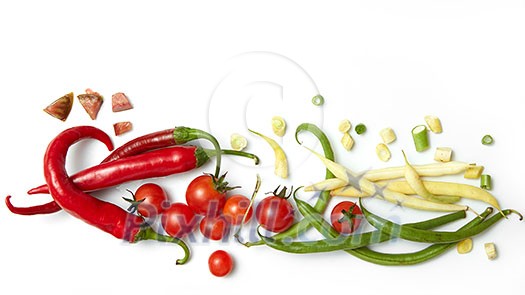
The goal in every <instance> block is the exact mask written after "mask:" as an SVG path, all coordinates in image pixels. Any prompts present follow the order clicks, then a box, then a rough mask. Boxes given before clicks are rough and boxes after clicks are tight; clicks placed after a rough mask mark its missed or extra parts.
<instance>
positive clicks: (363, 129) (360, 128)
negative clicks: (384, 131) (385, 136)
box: [355, 123, 366, 135]
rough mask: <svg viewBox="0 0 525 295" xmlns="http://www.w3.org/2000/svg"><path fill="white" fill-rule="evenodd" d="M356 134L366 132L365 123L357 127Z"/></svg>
mask: <svg viewBox="0 0 525 295" xmlns="http://www.w3.org/2000/svg"><path fill="white" fill-rule="evenodd" d="M355 132H356V133H357V134H359V135H361V134H363V133H365V132H366V126H365V124H363V123H359V124H357V125H356V126H355Z"/></svg>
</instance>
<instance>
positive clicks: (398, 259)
mask: <svg viewBox="0 0 525 295" xmlns="http://www.w3.org/2000/svg"><path fill="white" fill-rule="evenodd" d="M298 208H299V209H300V210H299V211H300V212H301V214H303V215H304V216H310V215H313V216H315V215H314V214H315V213H317V212H316V211H315V210H314V209H313V208H312V206H310V205H309V204H307V203H305V206H303V207H301V206H298ZM492 211H493V209H492V208H491V207H488V208H487V209H486V210H485V212H483V213H482V214H480V215H479V217H476V218H474V219H473V220H472V221H470V222H469V223H468V224H466V225H465V226H463V228H468V227H471V226H475V225H477V224H479V223H480V222H482V221H483V220H484V219H485V218H486V217H487V216H488V215H489V214H490V213H491V212H492ZM317 214H318V213H317ZM316 221H317V222H315V223H312V225H313V226H314V227H315V228H316V229H317V230H318V231H319V232H320V233H322V234H323V235H324V236H325V237H326V238H335V237H337V235H339V233H338V232H337V231H335V229H333V228H332V227H331V226H330V224H329V223H328V222H327V221H325V220H324V219H319V220H316ZM408 225H410V226H412V227H415V228H419V229H431V228H433V227H434V226H438V224H436V223H435V221H432V220H429V221H424V222H418V223H412V224H407V226H408ZM326 228H330V229H331V231H330V230H329V231H327V230H326ZM455 244H456V243H450V245H449V244H437V245H432V246H429V247H427V248H425V249H423V250H420V251H417V252H413V253H400V254H391V253H380V252H376V251H373V250H370V249H369V248H367V247H363V248H358V249H353V250H345V252H346V253H348V254H351V255H353V256H354V257H356V258H359V259H362V260H364V261H367V262H371V263H375V264H379V265H408V264H417V263H422V262H425V261H427V260H429V259H432V258H434V257H436V256H438V255H440V254H442V253H444V252H445V251H446V250H448V249H449V248H450V247H452V246H453V245H455ZM447 245H448V246H447ZM438 246H439V247H438Z"/></svg>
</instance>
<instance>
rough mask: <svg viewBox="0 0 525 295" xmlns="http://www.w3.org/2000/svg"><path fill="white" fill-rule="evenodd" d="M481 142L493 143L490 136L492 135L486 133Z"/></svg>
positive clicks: (485, 143)
mask: <svg viewBox="0 0 525 295" xmlns="http://www.w3.org/2000/svg"><path fill="white" fill-rule="evenodd" d="M481 143H482V144H484V145H489V144H493V143H494V138H492V136H490V135H489V134H487V135H485V136H483V138H482V139H481Z"/></svg>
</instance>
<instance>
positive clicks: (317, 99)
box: [312, 94, 324, 106]
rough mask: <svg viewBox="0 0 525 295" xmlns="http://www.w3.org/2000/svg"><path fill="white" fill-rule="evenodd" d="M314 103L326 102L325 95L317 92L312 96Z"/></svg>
mask: <svg viewBox="0 0 525 295" xmlns="http://www.w3.org/2000/svg"><path fill="white" fill-rule="evenodd" d="M312 103H313V104H314V105H316V106H322V105H323V104H324V97H323V96H322V95H321V94H317V95H316V96H314V97H312Z"/></svg>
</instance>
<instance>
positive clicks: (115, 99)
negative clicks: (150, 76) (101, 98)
mask: <svg viewBox="0 0 525 295" xmlns="http://www.w3.org/2000/svg"><path fill="white" fill-rule="evenodd" d="M111 106H112V109H113V112H122V111H125V110H129V109H132V108H133V106H132V105H131V103H130V102H129V98H128V97H127V96H126V95H125V94H124V93H122V92H117V93H115V94H113V95H112V96H111Z"/></svg>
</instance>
